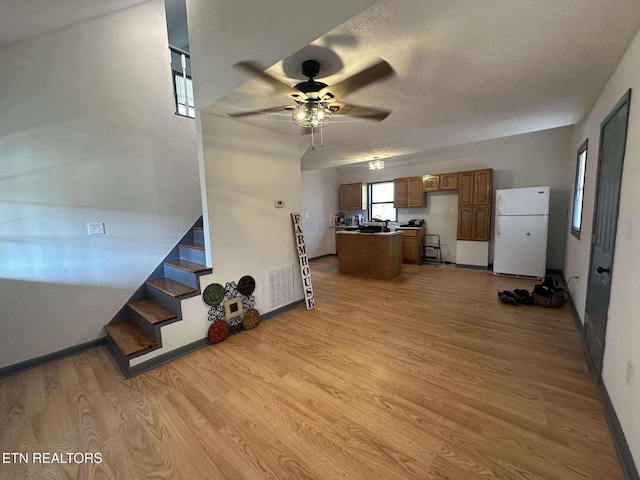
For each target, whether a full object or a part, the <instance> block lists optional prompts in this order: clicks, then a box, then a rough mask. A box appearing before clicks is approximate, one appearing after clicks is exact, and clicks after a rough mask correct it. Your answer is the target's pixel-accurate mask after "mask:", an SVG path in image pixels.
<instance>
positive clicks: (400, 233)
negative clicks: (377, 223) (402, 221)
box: [336, 231, 402, 237]
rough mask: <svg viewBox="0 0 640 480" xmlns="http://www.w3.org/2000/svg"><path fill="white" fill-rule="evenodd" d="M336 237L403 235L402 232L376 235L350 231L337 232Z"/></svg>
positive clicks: (376, 233) (377, 233)
mask: <svg viewBox="0 0 640 480" xmlns="http://www.w3.org/2000/svg"><path fill="white" fill-rule="evenodd" d="M336 235H372V236H374V237H380V236H383V235H385V236H391V235H402V232H375V233H362V232H349V231H346V232H345V231H343V232H336Z"/></svg>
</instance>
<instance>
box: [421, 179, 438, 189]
mask: <svg viewBox="0 0 640 480" xmlns="http://www.w3.org/2000/svg"><path fill="white" fill-rule="evenodd" d="M422 182H423V189H424V191H425V192H437V191H438V190H440V175H424V176H423V177H422Z"/></svg>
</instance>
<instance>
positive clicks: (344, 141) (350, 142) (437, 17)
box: [205, 0, 640, 169]
mask: <svg viewBox="0 0 640 480" xmlns="http://www.w3.org/2000/svg"><path fill="white" fill-rule="evenodd" d="M639 28H640V8H638V3H637V0H607V2H603V1H601V0H560V1H559V0H518V1H513V2H510V1H509V2H507V1H503V0H483V1H478V0H459V1H413V0H383V1H381V2H378V3H377V4H375V5H373V6H372V7H370V8H369V9H367V10H365V11H364V12H363V13H361V14H359V15H357V16H355V17H353V18H352V19H351V20H349V21H347V22H346V23H344V24H342V25H341V26H339V27H337V28H335V29H334V30H332V31H330V32H328V33H327V34H325V35H323V36H322V37H320V38H318V39H317V40H315V41H314V42H312V43H313V45H314V46H316V47H321V48H318V49H317V50H319V51H320V53H318V54H317V57H322V52H321V50H322V49H328V50H330V52H329V53H330V54H331V55H328V56H327V62H328V61H331V68H330V70H332V71H335V70H336V69H337V71H336V72H335V73H334V74H332V75H329V76H325V77H324V78H320V77H323V73H322V70H321V73H320V76H319V79H320V80H321V81H323V82H325V83H327V84H329V85H331V84H332V83H336V82H338V81H340V80H341V79H343V78H345V77H346V76H348V75H350V74H351V73H353V72H355V71H357V70H358V66H359V65H362V63H363V62H366V61H367V60H370V59H373V58H375V57H381V58H384V59H385V60H386V61H387V62H389V63H390V64H391V65H392V66H393V68H394V69H395V71H396V73H397V75H396V76H395V77H394V78H391V79H389V80H385V81H383V82H380V83H378V84H375V85H372V86H368V87H365V88H363V89H362V90H359V91H357V92H355V93H354V94H352V95H350V96H347V97H345V98H344V100H345V101H347V102H349V103H353V104H356V105H365V106H367V105H368V106H374V107H383V108H388V109H392V110H393V113H392V114H391V115H390V116H389V117H387V119H386V120H384V121H382V122H380V123H371V122H368V121H366V120H358V119H353V118H348V117H344V116H342V117H341V116H339V115H336V116H334V120H333V121H332V123H331V124H330V125H329V126H327V127H326V128H325V130H324V147H323V148H320V147H319V146H316V148H315V150H311V149H309V150H308V151H307V153H306V154H305V156H304V157H303V159H302V167H303V169H312V168H319V167H325V166H337V165H345V164H349V163H355V162H361V161H362V160H363V159H370V158H371V157H373V156H379V157H381V158H387V157H395V160H396V161H398V160H401V159H402V158H404V157H406V158H407V159H415V158H419V157H420V156H421V152H425V151H429V150H433V149H437V148H443V147H447V146H452V145H462V144H467V143H471V142H477V141H482V140H488V139H492V138H499V137H505V136H509V135H516V134H520V133H526V132H531V131H538V130H544V129H548V128H554V127H560V126H565V125H571V124H574V123H578V122H580V121H581V120H582V119H583V118H584V117H585V115H586V114H587V113H588V111H589V109H590V108H591V106H592V105H593V103H594V102H595V100H596V98H597V95H598V94H599V92H600V91H601V89H602V87H603V86H604V84H605V83H606V81H607V79H608V77H609V76H610V75H611V73H612V71H613V69H614V68H615V66H616V64H617V63H618V61H619V59H620V57H621V56H622V54H623V53H624V51H625V49H626V47H627V46H628V44H629V43H630V41H631V39H632V38H633V36H634V35H635V34H636V32H637V31H638V29H639ZM286 34H287V32H286V31H285V32H282V35H283V36H286ZM272 41H274V42H276V41H277V39H272ZM307 48H308V47H307ZM299 57H300V55H298V56H296V55H295V52H292V54H291V56H290V57H287V59H282V60H284V62H282V61H281V62H278V63H276V64H275V65H273V66H271V68H270V69H269V72H270V73H273V74H274V75H277V76H281V78H282V79H283V81H285V82H286V83H289V84H291V85H293V84H295V83H296V80H295V79H292V78H290V77H292V76H293V74H294V73H295V68H293V67H292V63H295V61H296V60H297V59H299ZM249 59H250V60H256V61H258V62H259V61H260V58H249ZM292 60H293V62H292ZM320 61H321V63H322V58H320ZM327 64H328V63H327ZM283 65H284V66H283ZM265 67H266V65H265ZM285 71H286V72H287V73H286V74H285ZM298 77H299V75H298ZM289 103H290V102H289V101H288V99H287V97H284V96H282V95H279V94H277V93H275V92H274V91H273V90H272V89H271V88H270V87H269V86H266V85H263V84H262V83H261V82H259V81H258V80H256V79H250V80H248V81H246V82H245V83H244V84H242V85H240V86H239V87H237V88H236V89H235V90H233V91H232V92H230V93H229V94H228V95H226V96H224V97H222V98H220V99H219V100H218V101H217V102H215V103H214V104H213V105H210V106H209V107H207V108H206V109H205V110H206V111H208V112H210V113H215V114H225V113H228V112H237V111H244V110H252V109H256V108H268V107H274V106H278V105H286V104H289ZM242 121H244V122H247V123H251V124H254V125H258V126H261V127H264V128H267V129H273V130H277V131H280V132H284V133H289V134H292V135H296V134H297V132H298V129H297V128H296V127H295V126H293V125H292V123H291V120H290V114H289V113H277V114H267V115H261V116H254V117H244V118H243V119H242ZM316 142H317V139H316Z"/></svg>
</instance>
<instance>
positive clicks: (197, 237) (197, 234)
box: [193, 229, 204, 243]
mask: <svg viewBox="0 0 640 480" xmlns="http://www.w3.org/2000/svg"><path fill="white" fill-rule="evenodd" d="M193 241H194V242H195V243H204V230H197V229H194V230H193Z"/></svg>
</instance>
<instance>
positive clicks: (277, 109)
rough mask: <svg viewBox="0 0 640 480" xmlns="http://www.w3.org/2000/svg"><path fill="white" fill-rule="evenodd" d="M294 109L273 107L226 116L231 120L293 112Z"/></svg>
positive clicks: (289, 106)
mask: <svg viewBox="0 0 640 480" xmlns="http://www.w3.org/2000/svg"><path fill="white" fill-rule="evenodd" d="M294 108H295V107H294V106H292V105H284V106H282V107H273V108H263V109H261V110H250V111H248V112H235V113H228V114H227V115H228V116H230V117H233V118H237V117H248V116H250V115H260V114H261V113H276V112H284V111H286V110H293V109H294Z"/></svg>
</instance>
